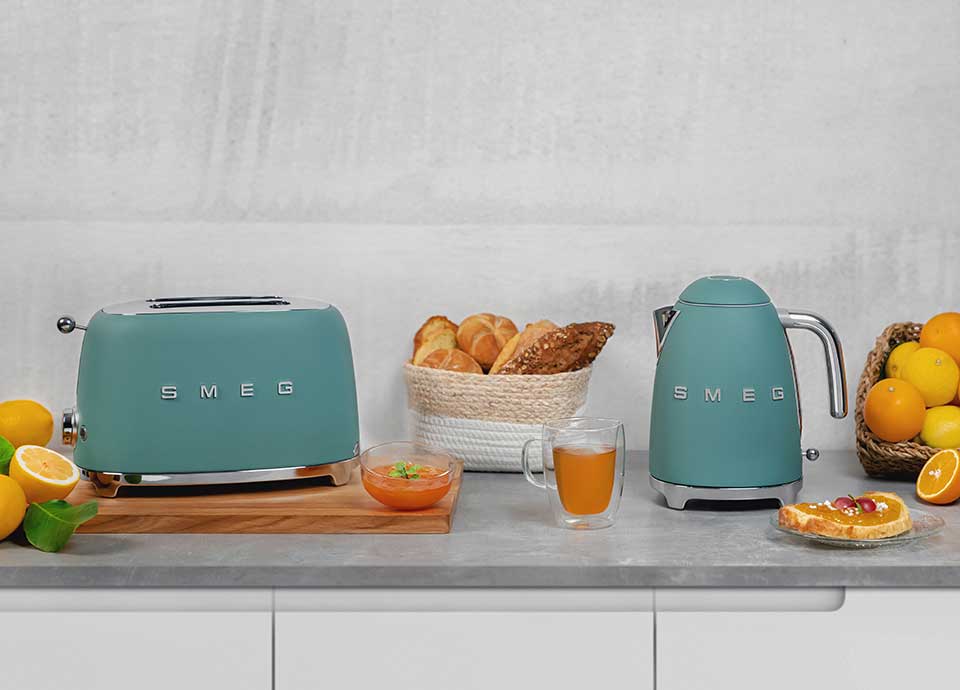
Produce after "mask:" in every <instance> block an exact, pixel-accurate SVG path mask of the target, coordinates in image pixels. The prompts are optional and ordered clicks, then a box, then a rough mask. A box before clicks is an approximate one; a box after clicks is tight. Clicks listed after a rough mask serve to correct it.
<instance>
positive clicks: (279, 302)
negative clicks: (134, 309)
mask: <svg viewBox="0 0 960 690" xmlns="http://www.w3.org/2000/svg"><path fill="white" fill-rule="evenodd" d="M147 302H148V303H149V306H150V309H198V308H202V307H210V308H218V307H260V306H286V305H289V304H290V302H288V301H287V300H285V299H283V298H282V297H174V298H169V299H164V298H158V299H150V300H147Z"/></svg>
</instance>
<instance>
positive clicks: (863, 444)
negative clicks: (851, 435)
mask: <svg viewBox="0 0 960 690" xmlns="http://www.w3.org/2000/svg"><path fill="white" fill-rule="evenodd" d="M921 328H923V324H922V323H913V322H909V321H908V322H903V323H895V324H892V325H890V326H887V328H886V329H885V330H884V331H883V333H881V334H880V337H879V338H877V342H876V344H875V345H874V346H873V350H871V351H870V354H868V355H867V363H866V365H864V368H863V374H862V375H861V376H860V383H859V385H858V386H857V413H856V420H855V421H856V428H857V457H858V458H860V464H861V465H863V469H864V470H865V471H866V473H867V474H869V475H870V476H871V477H885V478H888V479H910V480H914V479H916V478H917V475H919V474H920V470H921V469H923V466H924V464H925V463H926V462H927V460H929V459H930V458H931V457H932V456H933V455H934V453H936V452H937V451H938V450H939V449H938V448H931V447H930V446H925V445H923V444H921V443H916V442H915V441H902V442H900V443H889V442H887V441H884V440H882V439H881V438H879V437H877V436H876V435H874V434H873V432H872V431H870V429H868V428H867V424H866V422H865V421H864V419H863V405H864V401H865V400H866V399H867V393H869V392H870V389H871V388H872V387H873V385H874V384H875V383H876V382H877V381H879V380H881V379H882V378H884V373H883V368H884V366H885V365H886V363H887V357H888V356H889V355H890V352H891V351H892V350H893V348H895V347H896V346H897V345H899V344H900V343H905V342H908V341H916V340H920V329H921Z"/></svg>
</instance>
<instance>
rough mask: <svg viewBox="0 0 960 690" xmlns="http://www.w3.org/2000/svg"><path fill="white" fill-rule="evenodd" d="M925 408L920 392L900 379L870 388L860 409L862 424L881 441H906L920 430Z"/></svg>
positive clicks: (884, 380) (888, 380) (925, 411)
mask: <svg viewBox="0 0 960 690" xmlns="http://www.w3.org/2000/svg"><path fill="white" fill-rule="evenodd" d="M926 414H927V407H926V405H924V404H923V396H922V395H920V391H918V390H917V389H916V388H914V387H913V386H912V385H910V384H909V383H907V382H906V381H901V380H900V379H883V380H882V381H878V382H877V383H875V384H874V386H873V388H871V389H870V392H869V393H867V399H866V400H865V401H864V405H863V420H864V421H865V422H866V423H867V427H868V428H869V429H870V431H872V432H873V433H874V434H876V435H877V436H879V437H880V438H882V439H883V440H884V441H890V442H891V443H897V442H899V441H907V440H909V439H911V438H913V437H914V436H916V435H917V434H919V433H920V430H921V429H922V428H923V419H924V417H925V416H926Z"/></svg>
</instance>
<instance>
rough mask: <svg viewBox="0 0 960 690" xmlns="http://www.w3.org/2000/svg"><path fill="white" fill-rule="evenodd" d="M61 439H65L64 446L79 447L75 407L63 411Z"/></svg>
mask: <svg viewBox="0 0 960 690" xmlns="http://www.w3.org/2000/svg"><path fill="white" fill-rule="evenodd" d="M61 420H62V423H61V429H62V432H61V438H62V439H63V445H65V446H75V445H77V433H78V425H77V410H76V408H73V407H68V408H67V409H65V410H64V411H63V417H62V418H61Z"/></svg>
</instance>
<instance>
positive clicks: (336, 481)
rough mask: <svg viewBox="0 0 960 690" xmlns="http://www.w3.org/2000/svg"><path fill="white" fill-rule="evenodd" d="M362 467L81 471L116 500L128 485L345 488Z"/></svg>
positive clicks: (353, 462)
mask: <svg viewBox="0 0 960 690" xmlns="http://www.w3.org/2000/svg"><path fill="white" fill-rule="evenodd" d="M359 464H360V460H359V458H356V457H353V458H348V459H347V460H339V461H337V462H328V463H326V464H323V465H304V466H301V467H269V468H266V469H260V470H238V471H235V472H196V473H190V474H186V473H184V474H122V473H119V472H97V471H93V470H85V469H83V468H81V469H80V476H81V477H83V478H84V479H85V480H87V481H89V482H91V483H92V484H93V488H94V491H96V492H97V495H98V496H101V497H103V498H114V497H116V495H117V492H119V491H120V489H121V488H122V487H125V486H138V487H144V486H218V485H224V484H252V483H255V482H277V481H287V480H291V479H316V478H318V477H330V481H331V483H332V484H333V486H342V485H344V484H346V483H347V482H349V481H350V477H351V475H352V474H353V470H354V469H355V468H356V467H357V466H358V465H359Z"/></svg>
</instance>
